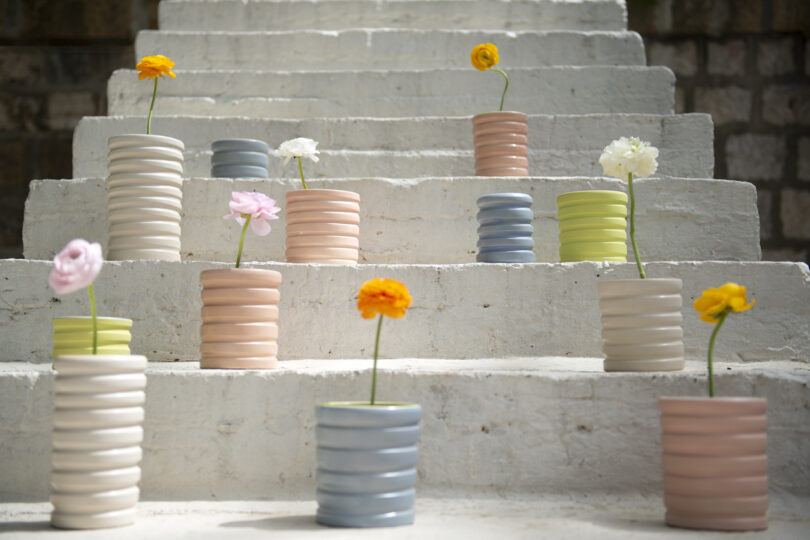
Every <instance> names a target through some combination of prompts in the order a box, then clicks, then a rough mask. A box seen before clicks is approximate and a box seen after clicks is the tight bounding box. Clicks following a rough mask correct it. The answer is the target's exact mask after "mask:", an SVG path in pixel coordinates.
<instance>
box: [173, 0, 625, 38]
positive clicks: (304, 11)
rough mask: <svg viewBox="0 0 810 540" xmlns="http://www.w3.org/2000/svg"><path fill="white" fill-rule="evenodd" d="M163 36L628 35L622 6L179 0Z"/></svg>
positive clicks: (460, 0)
mask: <svg viewBox="0 0 810 540" xmlns="http://www.w3.org/2000/svg"><path fill="white" fill-rule="evenodd" d="M158 26H159V28H161V29H163V30H198V31H199V30H230V31H234V30H241V31H251V30H254V31H255V30H304V29H319V30H340V29H343V28H422V29H433V30H444V29H449V28H455V29H462V30H463V29H468V28H484V29H490V30H624V29H625V28H626V26H627V10H626V8H625V6H624V2H623V1H621V0H585V1H581V0H573V1H571V0H564V1H559V0H539V1H520V2H498V3H492V2H480V1H473V2H471V1H468V0H438V1H437V0H416V1H402V0H394V1H379V0H349V1H345V2H330V1H326V2H324V1H322V0H321V1H317V0H316V1H301V2H291V1H289V0H270V1H268V0H205V1H200V0H174V1H172V2H161V4H160V6H159V18H158Z"/></svg>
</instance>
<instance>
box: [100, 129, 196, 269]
mask: <svg viewBox="0 0 810 540" xmlns="http://www.w3.org/2000/svg"><path fill="white" fill-rule="evenodd" d="M108 147H109V153H108V167H107V171H108V176H107V220H108V232H109V242H108V245H107V258H108V259H111V260H128V259H160V260H166V261H179V260H180V216H181V213H182V210H183V191H182V188H183V150H184V149H185V146H184V145H183V142H182V141H179V140H177V139H174V138H172V137H164V136H162V135H118V136H115V137H110V138H109V139H108Z"/></svg>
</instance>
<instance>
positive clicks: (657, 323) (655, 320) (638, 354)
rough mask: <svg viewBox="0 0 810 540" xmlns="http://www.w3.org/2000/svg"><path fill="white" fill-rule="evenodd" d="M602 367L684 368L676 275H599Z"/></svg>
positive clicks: (657, 369) (651, 369)
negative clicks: (608, 277) (601, 277)
mask: <svg viewBox="0 0 810 540" xmlns="http://www.w3.org/2000/svg"><path fill="white" fill-rule="evenodd" d="M596 287H597V290H598V291H599V309H600V311H601V312H602V341H603V347H602V350H603V352H604V354H605V362H604V367H605V371H678V370H681V369H683V368H684V365H685V363H684V348H683V330H682V328H681V321H682V316H681V305H682V303H683V300H682V297H681V288H682V282H681V280H680V279H669V278H664V279H653V278H647V279H619V280H602V281H599V282H598V283H597V284H596Z"/></svg>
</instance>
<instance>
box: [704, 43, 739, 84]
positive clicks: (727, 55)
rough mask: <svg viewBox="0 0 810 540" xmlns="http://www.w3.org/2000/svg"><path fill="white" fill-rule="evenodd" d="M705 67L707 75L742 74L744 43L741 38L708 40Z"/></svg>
mask: <svg viewBox="0 0 810 540" xmlns="http://www.w3.org/2000/svg"><path fill="white" fill-rule="evenodd" d="M708 50H709V51H708V60H707V65H706V69H707V71H708V72H709V75H725V76H743V75H745V70H746V44H745V41H743V40H741V39H730V40H723V41H719V42H716V41H710V42H709V47H708Z"/></svg>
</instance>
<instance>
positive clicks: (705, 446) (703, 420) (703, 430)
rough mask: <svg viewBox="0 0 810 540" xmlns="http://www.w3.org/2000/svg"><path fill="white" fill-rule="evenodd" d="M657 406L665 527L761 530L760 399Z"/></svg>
mask: <svg viewBox="0 0 810 540" xmlns="http://www.w3.org/2000/svg"><path fill="white" fill-rule="evenodd" d="M659 405H660V407H661V446H662V450H663V456H662V464H663V467H664V503H665V505H666V509H667V513H666V522H667V525H671V526H673V527H685V528H689V529H715V530H725V531H745V530H761V529H765V528H767V527H768V517H767V511H768V456H767V454H766V450H767V446H768V436H767V433H766V426H767V420H766V416H765V411H766V409H767V406H768V402H767V400H765V399H763V398H666V397H665V398H661V399H660V401H659Z"/></svg>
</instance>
